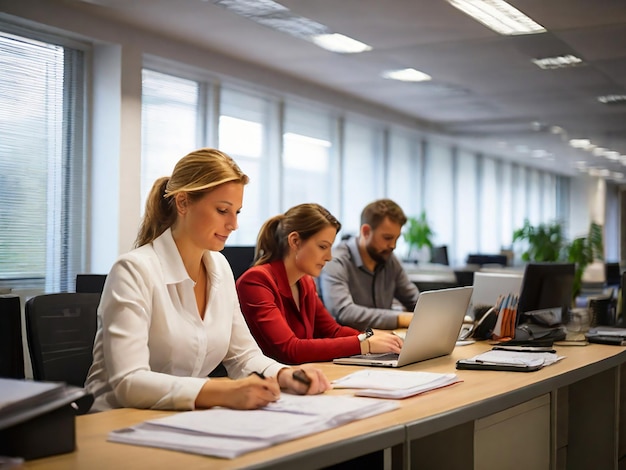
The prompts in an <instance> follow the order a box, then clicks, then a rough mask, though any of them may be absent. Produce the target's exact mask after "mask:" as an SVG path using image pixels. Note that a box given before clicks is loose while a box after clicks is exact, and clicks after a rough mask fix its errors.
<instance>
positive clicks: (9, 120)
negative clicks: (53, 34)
mask: <svg viewBox="0 0 626 470" xmlns="http://www.w3.org/2000/svg"><path fill="white" fill-rule="evenodd" d="M0 27H2V25H0ZM83 64H84V53H83V52H82V51H80V50H75V49H71V48H68V47H64V46H61V45H56V44H51V43H48V42H43V41H38V40H36V39H32V38H28V37H23V36H19V35H16V34H12V33H11V32H7V31H6V30H5V28H4V27H2V29H0V225H1V226H2V230H0V282H2V283H3V284H5V285H9V286H10V287H42V288H44V289H45V290H46V291H49V292H52V291H62V290H71V289H73V287H74V284H73V283H74V279H75V275H76V272H77V271H79V270H82V269H83V267H84V259H85V253H84V252H85V250H84V247H85V237H84V232H85V231H84V219H85V217H84V212H85V202H84V201H85V197H84V196H85V186H86V178H85V171H84V160H85V152H84V145H83V128H84V120H83V116H84V111H83V107H84V98H83V96H84V93H83V91H84V87H83V77H84V73H83V67H84V65H83Z"/></svg>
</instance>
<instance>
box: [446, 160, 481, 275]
mask: <svg viewBox="0 0 626 470" xmlns="http://www.w3.org/2000/svg"><path fill="white" fill-rule="evenodd" d="M456 168H457V169H456V181H455V187H456V188H457V189H456V194H455V196H456V201H455V203H456V210H457V214H458V217H457V220H456V225H455V234H454V239H455V240H456V243H455V244H454V245H455V248H456V249H455V250H454V253H453V254H454V256H453V259H454V261H453V262H452V264H455V265H462V264H465V260H466V259H467V255H469V254H470V253H477V252H478V251H479V250H478V233H479V231H480V223H479V218H480V212H481V208H480V207H479V205H478V197H477V196H478V188H479V185H478V169H477V168H478V158H477V157H476V155H475V154H473V153H470V152H466V151H458V152H457V166H456ZM450 249H451V247H448V250H450ZM450 254H451V253H448V256H450ZM451 261H452V260H451Z"/></svg>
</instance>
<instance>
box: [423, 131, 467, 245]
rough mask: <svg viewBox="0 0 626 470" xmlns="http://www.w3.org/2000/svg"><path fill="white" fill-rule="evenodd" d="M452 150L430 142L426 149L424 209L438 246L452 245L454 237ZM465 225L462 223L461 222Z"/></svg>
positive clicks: (434, 240)
mask: <svg viewBox="0 0 626 470" xmlns="http://www.w3.org/2000/svg"><path fill="white" fill-rule="evenodd" d="M452 156H453V152H452V149H451V148H450V147H448V146H445V145H443V144H439V143H433V142H431V143H430V144H429V145H427V147H426V165H425V172H426V179H425V184H424V186H425V188H424V189H425V192H424V194H425V197H424V209H425V210H426V218H427V219H428V221H429V222H430V224H431V226H432V229H433V232H434V233H435V235H434V237H433V243H435V245H451V244H452V242H453V235H454V228H453V226H454V220H455V212H454V191H453V188H454V175H453V162H454V159H453V158H452ZM460 223H463V222H460Z"/></svg>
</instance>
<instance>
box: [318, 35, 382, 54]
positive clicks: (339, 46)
mask: <svg viewBox="0 0 626 470" xmlns="http://www.w3.org/2000/svg"><path fill="white" fill-rule="evenodd" d="M311 41H313V43H314V44H316V45H318V46H320V47H322V48H324V49H326V50H328V51H331V52H339V53H342V54H355V53H359V52H366V51H371V50H372V47H371V46H368V45H367V44H365V43H362V42H360V41H357V40H356V39H352V38H350V37H348V36H344V35H343V34H339V33H330V34H317V35H315V36H311Z"/></svg>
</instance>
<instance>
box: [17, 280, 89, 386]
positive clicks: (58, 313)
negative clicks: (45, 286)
mask: <svg viewBox="0 0 626 470" xmlns="http://www.w3.org/2000/svg"><path fill="white" fill-rule="evenodd" d="M99 303H100V294H93V293H76V292H64V293H59V294H43V295H38V296H35V297H32V298H30V299H28V301H27V302H26V306H25V314H26V337H27V340H28V347H29V351H30V358H31V362H32V366H33V378H34V379H35V380H46V381H60V382H66V383H67V384H70V385H75V386H77V387H83V386H84V384H85V379H86V378H87V373H88V372H89V367H90V366H91V361H92V357H93V356H92V349H93V342H94V338H95V335H96V327H97V316H96V315H97V309H98V304H99Z"/></svg>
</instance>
